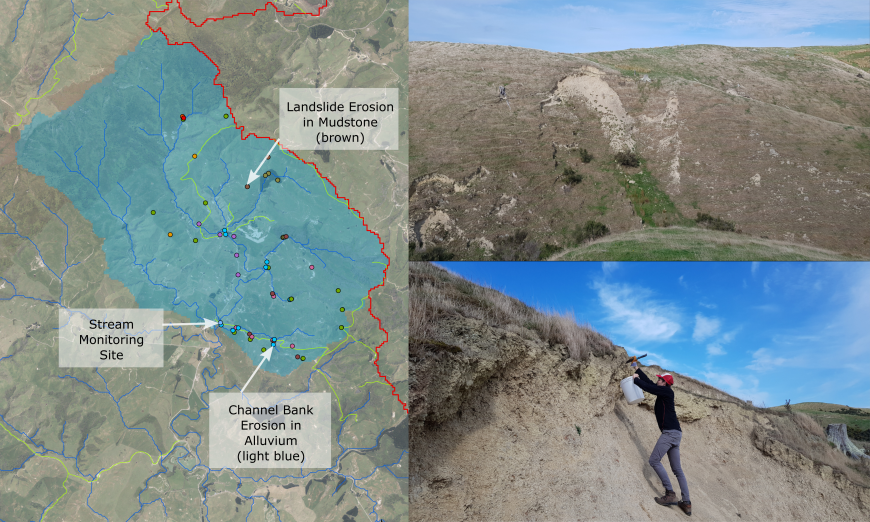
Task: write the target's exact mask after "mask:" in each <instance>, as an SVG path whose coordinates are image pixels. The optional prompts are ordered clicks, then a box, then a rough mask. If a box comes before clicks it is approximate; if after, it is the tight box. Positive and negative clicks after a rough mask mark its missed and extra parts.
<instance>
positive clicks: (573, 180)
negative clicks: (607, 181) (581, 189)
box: [562, 167, 583, 185]
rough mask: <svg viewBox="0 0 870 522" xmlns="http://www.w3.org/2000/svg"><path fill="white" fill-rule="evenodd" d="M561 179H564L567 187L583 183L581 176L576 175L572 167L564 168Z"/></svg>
mask: <svg viewBox="0 0 870 522" xmlns="http://www.w3.org/2000/svg"><path fill="white" fill-rule="evenodd" d="M562 177H564V178H565V182H566V183H568V184H569V185H576V184H578V183H580V182H581V181H583V175H582V174H577V171H576V170H574V168H573V167H565V170H563V171H562Z"/></svg>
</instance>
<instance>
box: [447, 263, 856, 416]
mask: <svg viewBox="0 0 870 522" xmlns="http://www.w3.org/2000/svg"><path fill="white" fill-rule="evenodd" d="M437 264H438V265H439V266H441V267H444V268H447V269H448V270H450V271H452V272H454V273H456V274H459V275H461V276H463V277H465V278H466V279H469V280H471V281H474V282H476V283H478V284H484V285H486V286H490V287H492V288H495V289H497V290H500V291H503V292H505V293H506V294H508V295H511V296H513V297H516V298H518V299H520V300H522V301H523V302H525V303H527V304H529V305H531V306H534V307H536V308H538V309H540V310H556V311H560V312H565V311H569V310H571V311H573V312H574V314H575V316H576V318H577V320H578V322H580V323H588V324H589V325H591V326H592V327H593V328H594V329H596V330H597V331H599V332H601V333H603V334H605V335H607V336H608V337H609V338H610V339H611V340H612V341H613V342H614V343H616V344H617V345H619V346H624V347H625V348H626V350H628V352H629V354H632V355H640V354H644V353H649V356H648V357H647V358H646V359H644V361H649V362H651V363H654V364H659V365H662V366H663V367H664V368H666V369H670V370H674V371H677V372H679V373H683V374H685V375H689V376H691V377H694V378H696V379H698V380H701V381H704V382H707V383H709V384H712V385H713V386H715V387H717V388H719V389H721V390H724V391H726V392H728V393H730V394H732V395H735V396H737V397H740V398H742V399H749V400H752V401H754V402H755V403H756V404H760V403H762V402H763V403H764V404H766V405H767V406H777V405H781V404H783V403H784V402H785V400H786V399H791V401H792V403H799V402H815V401H820V402H830V403H835V404H847V405H849V406H852V407H864V408H867V407H870V371H868V367H870V263H713V262H704V263H686V262H682V263H552V262H551V263H546V262H545V263H528V262H522V263H520V262H513V263H497V262H483V263H466V262H463V263H437Z"/></svg>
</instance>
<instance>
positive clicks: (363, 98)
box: [278, 88, 399, 151]
mask: <svg viewBox="0 0 870 522" xmlns="http://www.w3.org/2000/svg"><path fill="white" fill-rule="evenodd" d="M278 100H279V102H278V109H279V110H278V114H279V116H278V122H279V131H280V141H281V145H283V146H284V147H286V148H288V149H290V150H299V151H302V150H398V149H399V89H396V88H381V89H368V88H366V89H363V88H343V89H326V88H320V89H315V88H308V89H280V91H279V92H278Z"/></svg>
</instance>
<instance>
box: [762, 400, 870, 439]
mask: <svg viewBox="0 0 870 522" xmlns="http://www.w3.org/2000/svg"><path fill="white" fill-rule="evenodd" d="M771 409H772V410H776V411H785V409H786V408H785V406H777V407H775V408H771ZM791 409H792V410H793V411H799V412H802V413H805V414H807V415H809V416H810V417H812V419H813V420H815V421H816V422H818V423H819V424H820V425H821V426H822V427H825V426H827V425H828V424H845V425H846V426H847V427H848V428H849V437H850V438H852V439H853V440H857V441H865V442H866V441H870V434H868V435H863V434H859V432H863V431H866V430H870V408H852V407H849V406H845V405H842V404H828V403H825V402H802V403H799V404H792V405H791Z"/></svg>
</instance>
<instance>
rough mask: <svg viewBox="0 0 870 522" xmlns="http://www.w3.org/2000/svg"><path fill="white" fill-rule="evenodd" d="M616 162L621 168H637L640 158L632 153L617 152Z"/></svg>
mask: <svg viewBox="0 0 870 522" xmlns="http://www.w3.org/2000/svg"><path fill="white" fill-rule="evenodd" d="M616 162H617V163H619V164H620V165H622V166H623V167H637V166H639V165H640V158H638V157H637V154H635V153H634V152H631V151H628V152H617V153H616Z"/></svg>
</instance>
